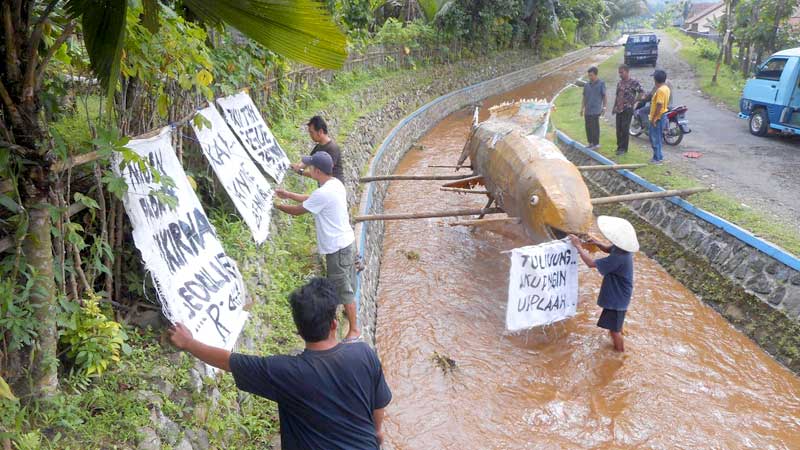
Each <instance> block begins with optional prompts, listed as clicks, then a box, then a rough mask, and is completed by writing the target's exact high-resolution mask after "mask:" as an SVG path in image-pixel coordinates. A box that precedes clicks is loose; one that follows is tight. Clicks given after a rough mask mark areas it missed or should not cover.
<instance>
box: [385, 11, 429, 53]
mask: <svg viewBox="0 0 800 450" xmlns="http://www.w3.org/2000/svg"><path fill="white" fill-rule="evenodd" d="M435 39H436V31H435V30H434V29H433V27H431V26H430V25H428V24H426V23H425V22H423V21H419V20H417V21H414V22H408V23H402V22H400V21H399V20H397V19H394V18H390V19H389V20H387V21H386V22H385V23H384V24H383V26H382V27H381V29H380V30H378V32H377V33H376V34H375V41H376V42H378V43H380V44H384V45H402V46H404V47H408V48H411V49H415V48H419V47H421V46H426V45H431V44H432V43H433V42H434V40H435Z"/></svg>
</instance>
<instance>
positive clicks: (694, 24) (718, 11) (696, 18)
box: [683, 2, 725, 34]
mask: <svg viewBox="0 0 800 450" xmlns="http://www.w3.org/2000/svg"><path fill="white" fill-rule="evenodd" d="M724 15H725V2H717V3H695V4H692V5H691V7H690V8H689V14H688V15H687V17H686V20H685V21H684V22H683V29H684V30H686V31H692V32H695V33H704V34H715V33H716V32H717V29H716V25H717V24H718V23H719V21H720V19H721V18H722V16H724Z"/></svg>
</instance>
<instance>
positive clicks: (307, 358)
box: [170, 278, 392, 450]
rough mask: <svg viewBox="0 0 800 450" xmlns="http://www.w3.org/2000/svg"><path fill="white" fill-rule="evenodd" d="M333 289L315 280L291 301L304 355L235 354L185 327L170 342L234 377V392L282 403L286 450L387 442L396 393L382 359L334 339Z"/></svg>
mask: <svg viewBox="0 0 800 450" xmlns="http://www.w3.org/2000/svg"><path fill="white" fill-rule="evenodd" d="M338 302H339V300H338V298H337V296H336V291H335V288H334V287H333V286H332V285H331V284H330V282H328V280H325V279H323V278H314V279H312V280H311V281H309V282H308V284H306V285H305V286H303V287H301V288H299V289H297V290H296V291H294V292H293V293H292V294H291V295H290V296H289V304H290V305H291V308H292V318H293V319H294V323H295V326H296V327H297V331H298V333H299V334H300V337H301V338H303V341H305V350H304V351H303V353H301V354H299V355H297V356H286V355H276V356H269V357H260V356H250V355H243V354H240V353H231V352H229V351H227V350H225V349H222V348H217V347H212V346H209V345H205V344H203V343H201V342H199V341H197V340H196V339H194V338H193V337H192V332H191V331H189V329H188V328H186V326H184V325H183V324H180V323H179V324H176V325H175V326H174V327H172V329H171V330H170V340H171V341H172V343H173V344H174V345H175V346H176V347H178V348H179V349H181V350H185V351H187V352H189V353H191V354H192V355H194V356H195V357H196V358H198V359H200V360H201V361H203V362H205V363H206V364H209V365H212V366H214V367H217V368H219V369H222V370H225V371H228V372H231V373H233V379H234V380H235V381H236V387H238V388H239V389H241V390H243V391H245V392H250V393H252V394H255V395H258V396H260V397H264V398H267V399H269V400H272V401H274V402H276V403H277V404H278V415H279V417H280V426H281V448H285V449H302V450H305V449H308V450H315V449H323V448H324V449H342V450H349V449H372V450H377V449H378V448H380V445H381V444H382V442H383V434H382V431H381V426H382V424H383V417H384V408H385V407H386V406H387V405H388V404H389V402H390V401H391V400H392V392H391V391H390V390H389V386H387V384H386V380H385V379H384V377H383V369H382V368H381V362H380V360H379V359H378V355H377V354H375V351H374V350H373V349H372V348H370V346H369V345H367V344H366V343H364V342H358V343H354V344H344V343H339V342H337V340H336V328H337V326H338V323H337V321H336V307H337V304H338Z"/></svg>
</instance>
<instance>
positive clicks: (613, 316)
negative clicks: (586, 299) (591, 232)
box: [569, 216, 639, 352]
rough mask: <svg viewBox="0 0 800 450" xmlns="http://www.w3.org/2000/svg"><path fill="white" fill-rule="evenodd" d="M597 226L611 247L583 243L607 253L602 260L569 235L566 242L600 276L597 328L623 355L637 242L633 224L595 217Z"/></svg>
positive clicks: (622, 220)
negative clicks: (569, 243) (623, 332)
mask: <svg viewBox="0 0 800 450" xmlns="http://www.w3.org/2000/svg"><path fill="white" fill-rule="evenodd" d="M597 226H598V228H600V232H601V233H603V236H605V238H606V239H608V240H609V241H611V244H612V245H605V244H603V243H600V242H597V241H596V240H594V239H591V240H590V241H589V242H587V244H593V245H596V246H597V247H598V248H600V250H602V251H604V252H606V253H608V256H607V257H605V258H600V259H593V258H592V257H591V255H589V252H588V251H586V249H585V248H583V246H582V242H581V240H580V239H578V237H577V236H575V235H572V234H571V235H569V239H570V241H572V245H574V246H575V248H577V249H578V253H579V254H580V256H581V259H582V260H583V262H584V263H585V264H586V265H587V266H589V267H595V268H597V270H598V271H599V272H600V274H601V275H603V283H602V285H601V286H600V294H599V295H598V296H597V305H598V306H600V307H601V308H603V312H602V313H601V314H600V320H598V321H597V326H598V327H600V328H605V329H607V330H608V332H609V334H610V335H611V340H612V341H613V343H614V350H616V351H618V352H624V351H625V343H624V341H623V339H622V324H623V322H624V321H625V313H626V311H627V310H628V305H629V304H630V302H631V295H632V294H633V253H635V252H638V251H639V241H638V240H637V239H636V230H634V229H633V225H631V224H630V222H628V221H627V220H625V219H621V218H619V217H610V216H600V217H598V218H597Z"/></svg>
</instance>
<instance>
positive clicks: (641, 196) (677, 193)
mask: <svg viewBox="0 0 800 450" xmlns="http://www.w3.org/2000/svg"><path fill="white" fill-rule="evenodd" d="M710 190H711V188H705V187H703V188H692V189H673V190H669V191H660V192H639V193H636V194H625V195H612V196H610V197H599V198H593V199H592V205H607V204H609V203H620V202H632V201H636V200H647V199H651V198H664V197H682V196H684V195H691V194H697V193H698V192H708V191H710Z"/></svg>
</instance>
